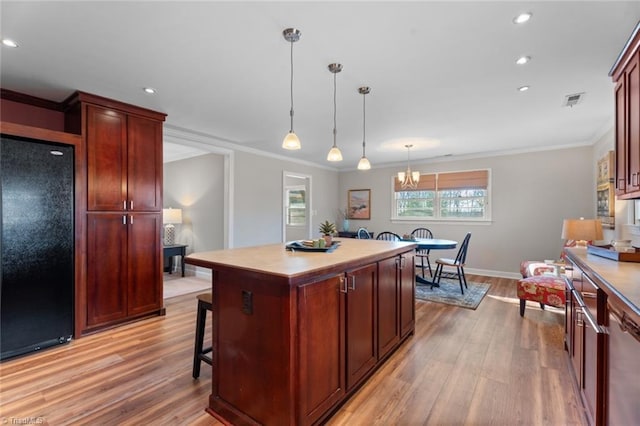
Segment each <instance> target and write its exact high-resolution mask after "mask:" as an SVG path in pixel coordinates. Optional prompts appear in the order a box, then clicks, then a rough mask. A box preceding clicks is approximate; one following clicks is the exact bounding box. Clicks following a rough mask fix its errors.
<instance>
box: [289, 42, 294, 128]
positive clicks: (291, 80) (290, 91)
mask: <svg viewBox="0 0 640 426" xmlns="http://www.w3.org/2000/svg"><path fill="white" fill-rule="evenodd" d="M290 85H291V86H290V90H289V93H291V109H290V110H289V115H290V116H291V130H290V133H293V40H291V79H290Z"/></svg>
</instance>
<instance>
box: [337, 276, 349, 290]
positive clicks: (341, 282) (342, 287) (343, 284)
mask: <svg viewBox="0 0 640 426" xmlns="http://www.w3.org/2000/svg"><path fill="white" fill-rule="evenodd" d="M346 284H347V282H346V281H345V279H344V277H340V287H338V289H339V290H340V293H346V292H347V285H346Z"/></svg>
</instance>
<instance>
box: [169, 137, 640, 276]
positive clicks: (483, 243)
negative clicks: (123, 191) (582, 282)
mask: <svg viewBox="0 0 640 426" xmlns="http://www.w3.org/2000/svg"><path fill="white" fill-rule="evenodd" d="M611 149H613V131H612V130H611V131H609V132H607V133H606V134H604V135H603V136H602V138H601V139H600V140H599V141H598V142H597V143H596V144H595V145H594V146H586V147H577V148H568V149H558V150H553V151H543V152H533V153H523V154H511V155H501V156H493V157H486V158H475V159H464V160H449V161H440V162H420V161H417V162H413V163H412V166H413V168H414V169H415V170H419V171H421V172H424V173H428V172H433V171H435V172H443V171H455V170H470V169H481V168H489V169H491V185H492V197H493V198H492V221H491V222H490V223H483V224H464V223H463V224H459V223H457V224H456V223H446V222H436V223H432V222H409V223H407V222H400V221H396V222H395V223H393V222H391V220H390V217H391V198H392V184H391V179H392V176H393V175H394V174H395V173H396V172H397V171H399V170H401V169H403V168H404V167H403V166H396V167H384V168H378V167H376V165H375V164H374V165H373V166H374V168H373V169H372V170H369V171H366V172H360V171H348V172H340V173H338V172H337V171H333V170H330V169H326V168H323V167H314V166H310V165H305V164H300V163H297V162H294V161H289V160H287V159H286V158H285V156H284V155H283V156H282V157H274V156H271V155H266V156H265V155H260V154H259V153H254V152H245V151H233V155H231V167H230V168H229V173H230V174H231V176H230V177H229V178H228V180H229V182H225V178H224V176H223V173H224V171H223V169H224V167H225V166H224V164H225V163H224V161H225V160H224V158H225V156H224V155H220V154H209V155H206V156H204V157H197V158H196V159H190V160H181V161H176V162H172V163H166V164H165V183H164V185H165V206H166V207H169V206H171V207H178V206H182V207H185V206H186V205H187V203H186V202H185V201H184V200H185V199H186V198H185V197H186V194H192V195H193V197H194V198H197V196H196V195H195V194H207V195H206V196H205V198H207V200H206V201H205V200H204V199H200V201H199V202H200V203H201V204H200V205H199V206H201V208H202V212H198V213H196V212H195V211H185V222H186V223H185V225H183V228H184V229H182V230H179V231H178V239H179V240H180V241H182V242H185V243H186V244H189V245H190V251H191V250H196V251H203V250H211V249H217V248H223V247H224V240H223V239H222V235H223V234H225V231H226V233H228V234H229V235H231V236H232V237H231V241H229V246H230V247H242V246H250V245H259V244H272V243H278V242H281V241H282V226H283V225H282V224H283V210H282V209H283V200H282V175H283V171H287V172H293V173H300V174H304V175H310V176H312V188H311V194H312V198H311V203H312V210H313V213H315V214H314V215H312V217H311V220H312V231H313V235H314V236H315V235H319V234H318V232H317V228H318V224H319V223H320V222H322V221H324V220H325V219H328V220H331V221H334V222H336V223H337V225H338V228H341V223H340V222H339V213H338V212H339V210H340V209H341V208H344V207H346V205H347V191H348V190H349V189H371V220H368V221H365V220H351V224H350V228H351V229H352V230H355V229H357V228H358V227H359V226H366V227H367V228H368V229H369V230H371V231H373V232H376V233H377V232H381V231H385V230H389V231H393V232H396V233H399V234H403V233H408V232H410V231H411V230H412V229H414V228H416V227H418V226H426V227H428V228H430V229H431V230H432V231H433V232H434V234H435V236H436V237H441V238H450V239H456V240H458V241H461V240H462V238H463V237H464V234H465V233H466V232H467V231H470V232H472V238H471V243H470V248H469V254H468V259H467V264H468V266H467V270H468V271H469V272H476V273H482V274H486V275H495V276H511V277H517V276H518V268H519V264H520V261H521V260H526V259H547V258H555V257H557V256H558V255H559V253H560V250H561V246H562V240H561V239H560V233H561V228H562V220H563V219H565V218H574V217H581V216H582V217H587V218H591V217H595V214H596V207H595V202H596V192H595V187H596V164H597V160H598V159H599V158H601V157H602V156H603V155H604V153H606V152H607V151H609V150H611ZM227 184H230V187H231V189H230V191H231V192H232V196H231V197H230V200H231V202H230V203H229V204H230V206H224V205H223V204H224V199H223V197H222V194H223V193H224V187H225V185H227ZM199 208H200V207H199ZM225 208H229V211H230V218H229V225H228V227H229V229H226V230H225V229H224V227H225V225H224V220H223V215H224V213H223V212H224V209H225ZM632 218H633V202H626V201H621V200H616V228H615V229H614V230H605V237H604V240H607V241H608V240H610V239H613V238H631V239H633V240H634V244H636V245H640V228H638V227H637V226H627V225H625V224H627V223H630V221H632ZM188 221H190V222H191V223H189V222H188ZM189 226H191V230H192V231H193V234H192V236H191V239H189V238H188V233H187V234H185V232H186V231H187V230H188V229H189ZM181 231H182V232H181ZM196 234H199V235H196ZM438 255H441V256H455V250H454V251H443V252H441V253H438Z"/></svg>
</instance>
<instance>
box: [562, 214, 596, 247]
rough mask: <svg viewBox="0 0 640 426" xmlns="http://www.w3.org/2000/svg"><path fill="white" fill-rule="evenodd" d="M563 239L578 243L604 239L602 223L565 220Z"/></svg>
mask: <svg viewBox="0 0 640 426" xmlns="http://www.w3.org/2000/svg"><path fill="white" fill-rule="evenodd" d="M562 238H563V239H565V240H574V241H576V242H578V241H581V242H585V241H595V240H601V239H602V238H603V237H602V222H600V220H596V219H584V218H580V219H565V220H564V222H563V223H562ZM582 245H584V243H583V244H582Z"/></svg>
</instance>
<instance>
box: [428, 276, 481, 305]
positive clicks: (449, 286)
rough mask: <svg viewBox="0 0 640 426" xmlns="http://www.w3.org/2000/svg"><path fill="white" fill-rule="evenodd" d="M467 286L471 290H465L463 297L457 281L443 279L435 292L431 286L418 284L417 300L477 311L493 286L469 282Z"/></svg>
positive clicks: (435, 288)
mask: <svg viewBox="0 0 640 426" xmlns="http://www.w3.org/2000/svg"><path fill="white" fill-rule="evenodd" d="M467 285H468V286H469V288H465V289H464V295H463V294H461V293H460V284H459V283H458V281H457V280H448V279H446V280H445V279H442V280H441V281H440V287H434V288H433V290H432V289H431V286H429V285H423V284H419V285H418V284H416V299H421V300H428V301H430V302H438V303H445V304H447V305H454V306H459V307H461V308H467V309H476V308H477V307H478V305H480V302H481V301H482V299H483V298H484V296H485V294H487V291H489V287H490V286H491V284H488V283H474V282H470V281H467Z"/></svg>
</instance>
